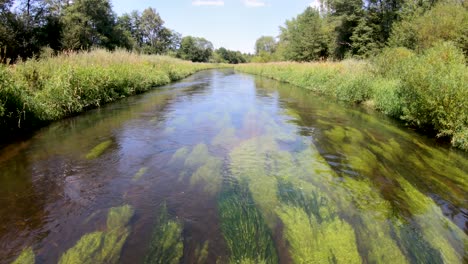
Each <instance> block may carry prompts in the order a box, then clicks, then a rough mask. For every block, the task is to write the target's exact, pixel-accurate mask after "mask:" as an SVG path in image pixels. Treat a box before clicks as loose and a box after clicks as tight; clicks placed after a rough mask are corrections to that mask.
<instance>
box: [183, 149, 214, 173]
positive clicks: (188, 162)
mask: <svg viewBox="0 0 468 264" xmlns="http://www.w3.org/2000/svg"><path fill="white" fill-rule="evenodd" d="M209 157H210V153H209V152H208V147H207V146H206V145H205V144H203V143H200V144H198V145H196V146H195V147H194V148H193V150H192V152H190V154H189V155H188V156H187V158H186V159H185V163H184V165H185V167H188V168H193V167H196V166H200V165H202V164H204V163H205V162H206V161H207V160H208V159H209Z"/></svg>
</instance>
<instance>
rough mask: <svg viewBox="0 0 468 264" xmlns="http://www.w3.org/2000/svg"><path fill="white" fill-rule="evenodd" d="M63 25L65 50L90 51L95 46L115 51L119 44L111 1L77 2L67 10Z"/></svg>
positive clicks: (87, 0) (89, 0)
mask: <svg viewBox="0 0 468 264" xmlns="http://www.w3.org/2000/svg"><path fill="white" fill-rule="evenodd" d="M62 23H63V25H64V28H63V39H62V45H63V48H65V49H71V50H79V49H85V50H88V49H90V48H91V47H93V46H97V47H104V48H108V49H114V48H115V47H116V46H117V45H118V44H119V43H118V41H117V38H116V37H117V34H116V32H115V27H116V19H115V15H114V13H113V12H112V7H111V4H110V2H109V0H75V1H74V2H73V4H72V5H70V6H68V7H67V8H66V9H65V14H64V16H63V18H62Z"/></svg>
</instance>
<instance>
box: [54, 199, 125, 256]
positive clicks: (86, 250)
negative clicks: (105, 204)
mask: <svg viewBox="0 0 468 264" xmlns="http://www.w3.org/2000/svg"><path fill="white" fill-rule="evenodd" d="M133 214H134V209H133V208H132V207H131V206H130V205H124V206H121V207H114V208H111V209H110V210H109V213H108V216H107V230H106V231H97V232H93V233H90V234H86V235H84V236H83V237H81V238H80V240H79V241H78V242H77V243H76V245H75V246H74V247H72V248H70V249H69V250H67V251H66V252H65V253H64V254H63V255H62V256H61V257H60V260H59V264H95V263H117V262H118V260H119V258H120V252H121V251H122V247H123V245H124V243H125V241H126V240H127V237H128V235H129V234H130V228H129V227H127V225H128V223H129V222H130V219H131V218H132V217H133Z"/></svg>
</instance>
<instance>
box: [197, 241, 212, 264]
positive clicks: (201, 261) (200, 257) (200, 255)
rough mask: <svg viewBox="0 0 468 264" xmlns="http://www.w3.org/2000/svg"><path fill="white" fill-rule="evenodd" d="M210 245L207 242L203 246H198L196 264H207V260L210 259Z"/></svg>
mask: <svg viewBox="0 0 468 264" xmlns="http://www.w3.org/2000/svg"><path fill="white" fill-rule="evenodd" d="M209 246H210V243H209V242H208V241H206V242H205V243H203V246H201V247H200V245H199V246H197V248H196V249H195V259H196V260H195V263H196V264H205V263H206V260H207V259H208V250H209Z"/></svg>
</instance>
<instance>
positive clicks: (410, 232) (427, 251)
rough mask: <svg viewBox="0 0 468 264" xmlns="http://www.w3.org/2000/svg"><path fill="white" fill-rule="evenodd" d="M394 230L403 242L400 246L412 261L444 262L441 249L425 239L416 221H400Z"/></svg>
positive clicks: (437, 263) (436, 263) (400, 241)
mask: <svg viewBox="0 0 468 264" xmlns="http://www.w3.org/2000/svg"><path fill="white" fill-rule="evenodd" d="M394 232H396V235H397V236H398V241H399V243H400V244H401V246H400V248H401V249H402V250H403V251H404V253H405V255H406V256H407V257H408V259H409V261H410V263H434V264H439V263H440V264H442V263H444V260H443V258H442V255H441V253H440V251H438V250H436V249H434V248H433V247H432V246H431V245H430V244H429V243H428V242H427V241H426V240H425V239H424V236H423V235H422V234H421V232H420V231H419V228H418V227H417V226H416V225H415V224H414V223H404V222H403V221H398V223H397V224H396V230H394Z"/></svg>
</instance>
